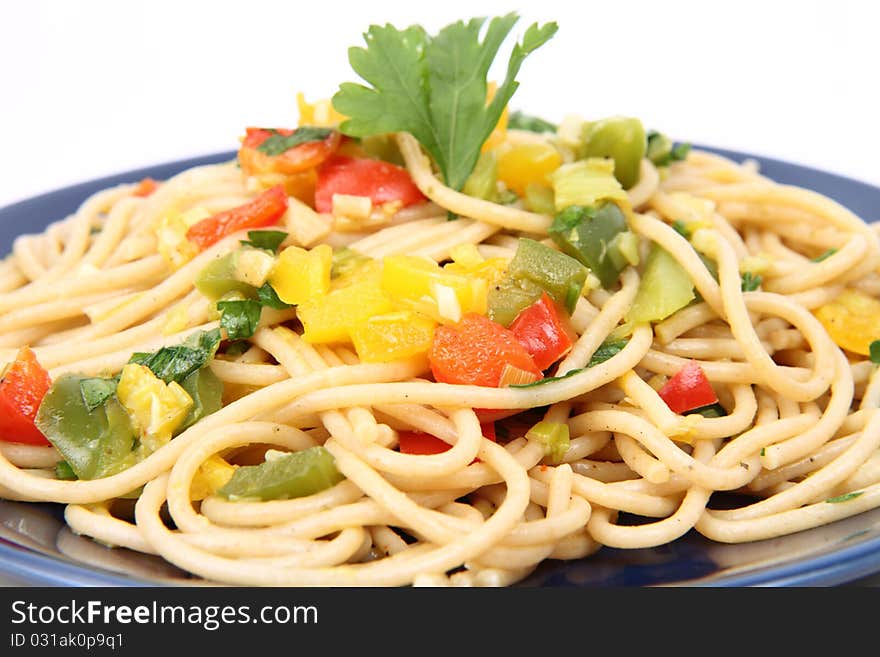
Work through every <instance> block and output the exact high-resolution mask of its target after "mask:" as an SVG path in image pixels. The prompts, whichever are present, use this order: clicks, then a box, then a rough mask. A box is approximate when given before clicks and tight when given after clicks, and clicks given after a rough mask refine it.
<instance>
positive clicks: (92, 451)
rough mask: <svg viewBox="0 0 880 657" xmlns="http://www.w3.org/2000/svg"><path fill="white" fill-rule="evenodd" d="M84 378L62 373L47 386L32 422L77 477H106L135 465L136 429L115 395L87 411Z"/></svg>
mask: <svg viewBox="0 0 880 657" xmlns="http://www.w3.org/2000/svg"><path fill="white" fill-rule="evenodd" d="M85 378H87V377H83V376H80V375H76V374H65V375H62V376H61V377H59V378H58V379H57V380H56V381H55V383H53V384H52V387H51V388H49V390H48V392H47V393H46V396H45V397H44V398H43V401H42V403H41V404H40V408H39V410H38V411H37V415H36V418H35V420H34V423H35V424H36V426H37V428H38V429H39V430H40V431H42V432H43V434H44V435H45V436H46V438H48V439H49V442H51V443H52V444H53V445H54V446H55V447H56V449H58V451H59V452H60V453H61V455H62V456H63V457H64V460H65V461H66V462H67V464H68V465H69V466H70V469H71V470H72V471H73V473H74V474H76V476H77V477H78V478H79V479H98V478H100V477H106V476H108V475H111V474H115V473H117V472H121V471H122V470H124V469H125V468H127V467H129V466H130V465H133V464H134V461H135V457H134V454H133V448H134V443H135V430H134V427H133V426H132V424H131V419H130V418H129V416H128V413H127V412H126V411H125V409H124V408H123V407H122V405H121V404H120V403H119V402H118V401H117V400H116V397H109V398H108V399H107V400H106V402H105V403H104V404H102V405H101V406H98V407H97V408H95V409H93V410H91V411H89V409H88V406H87V405H86V402H85V400H84V399H83V393H82V388H81V385H80V384H81V382H82V380H83V379H85Z"/></svg>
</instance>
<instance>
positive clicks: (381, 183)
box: [315, 156, 425, 212]
mask: <svg viewBox="0 0 880 657" xmlns="http://www.w3.org/2000/svg"><path fill="white" fill-rule="evenodd" d="M334 194H346V195H350V196H363V197H366V198H369V199H370V200H371V201H372V202H373V205H374V206H381V205H384V204H385V203H399V204H400V207H408V206H410V205H414V204H416V203H421V202H422V201H424V200H425V196H424V195H423V194H422V192H420V191H419V188H418V187H416V184H415V183H414V182H413V181H412V178H411V177H410V175H409V172H408V171H407V170H406V169H404V168H403V167H399V166H397V165H395V164H391V163H390V162H383V161H382V160H371V159H368V158H352V157H342V156H334V157H332V158H331V159H329V160H327V162H325V163H324V164H322V165H321V167H320V169H318V184H317V187H316V188H315V209H316V210H317V211H318V212H332V210H333V195H334Z"/></svg>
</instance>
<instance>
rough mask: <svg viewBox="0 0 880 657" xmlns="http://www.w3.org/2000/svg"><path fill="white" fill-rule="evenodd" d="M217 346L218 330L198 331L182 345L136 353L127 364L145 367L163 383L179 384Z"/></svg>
mask: <svg viewBox="0 0 880 657" xmlns="http://www.w3.org/2000/svg"><path fill="white" fill-rule="evenodd" d="M219 345H220V329H211V330H210V331H198V332H196V333H194V334H192V335H191V336H189V337H188V338H187V339H186V340H185V341H184V342H183V344H178V345H172V346H170V347H162V348H161V349H159V350H158V351H154V352H152V353H143V352H137V353H135V354H134V355H132V357H131V360H129V361H128V362H130V363H138V364H139V365H146V366H147V367H149V368H150V370H151V371H152V372H153V374H155V375H156V376H157V377H159V378H160V379H162V380H163V381H164V382H165V383H171V382H172V381H177V382H178V383H180V382H181V381H183V380H184V379H185V378H186V377H187V376H189V375H190V374H192V373H193V372H195V371H196V370H198V369H199V368H201V367H202V366H203V365H204V364H205V363H207V362H208V361H209V360H211V358H213V357H214V354H215V353H216V352H217V347H218V346H219Z"/></svg>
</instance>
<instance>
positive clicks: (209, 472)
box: [189, 454, 236, 501]
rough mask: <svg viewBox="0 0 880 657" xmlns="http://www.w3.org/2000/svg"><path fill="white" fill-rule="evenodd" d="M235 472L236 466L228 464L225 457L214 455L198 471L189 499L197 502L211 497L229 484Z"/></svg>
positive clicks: (191, 485) (194, 477)
mask: <svg viewBox="0 0 880 657" xmlns="http://www.w3.org/2000/svg"><path fill="white" fill-rule="evenodd" d="M235 470H236V466H234V465H231V464H230V463H228V462H227V461H226V460H225V459H223V457H221V456H218V455H217V454H212V455H211V456H209V457H208V458H207V459H205V461H203V462H202V464H201V465H200V466H199V469H198V470H196V474H195V475H194V476H193V480H192V484H190V487H189V498H190V499H191V500H193V501H196V500H203V499H205V498H206V497H210V496H211V495H213V494H214V493H216V492H217V491H218V490H219V489H221V488H223V486H225V485H226V484H227V483H229V480H230V479H232V475H233V474H234V473H235Z"/></svg>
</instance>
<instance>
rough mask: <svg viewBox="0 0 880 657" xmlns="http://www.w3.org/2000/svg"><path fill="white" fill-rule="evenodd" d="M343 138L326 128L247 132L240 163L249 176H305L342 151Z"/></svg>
mask: <svg viewBox="0 0 880 657" xmlns="http://www.w3.org/2000/svg"><path fill="white" fill-rule="evenodd" d="M341 137H342V136H341V135H340V134H339V132H337V131H336V130H329V129H327V128H323V127H317V128H316V127H313V126H302V127H300V128H297V129H296V130H290V129H286V128H278V129H267V128H247V130H246V131H245V137H244V139H243V140H242V144H241V148H240V149H239V151H238V162H239V164H240V166H241V169H242V171H244V172H245V173H247V174H248V175H261V174H269V173H276V174H285V175H289V174H301V173H304V172H307V171H309V170H310V169H314V168H315V167H317V166H319V165H320V164H321V163H322V162H324V160H326V159H327V158H328V157H330V156H331V155H332V154H333V153H335V152H336V149H337V148H339V143H340V140H341Z"/></svg>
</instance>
